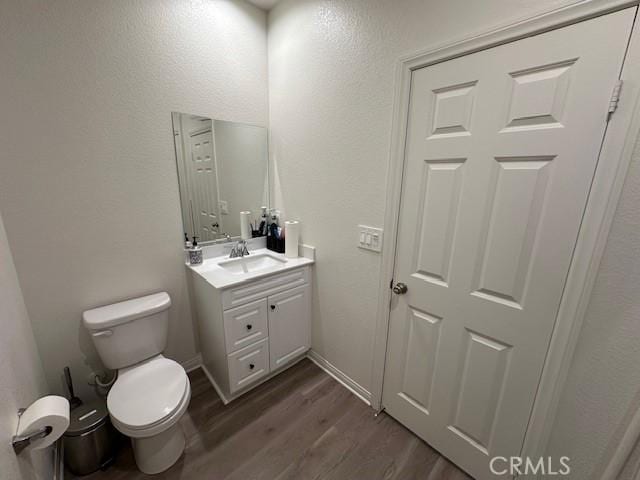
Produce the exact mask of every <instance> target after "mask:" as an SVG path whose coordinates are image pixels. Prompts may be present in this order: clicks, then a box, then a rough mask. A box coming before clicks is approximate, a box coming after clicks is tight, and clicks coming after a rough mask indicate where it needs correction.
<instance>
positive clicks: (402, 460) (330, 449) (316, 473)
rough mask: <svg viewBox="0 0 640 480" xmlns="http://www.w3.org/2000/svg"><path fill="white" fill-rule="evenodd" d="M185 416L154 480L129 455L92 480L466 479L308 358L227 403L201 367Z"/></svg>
mask: <svg viewBox="0 0 640 480" xmlns="http://www.w3.org/2000/svg"><path fill="white" fill-rule="evenodd" d="M189 377H190V380H191V387H192V398H191V404H190V405H189V410H188V412H187V413H186V414H185V416H184V417H183V419H182V420H181V422H182V426H183V428H184V431H185V434H186V437H187V447H186V450H185V454H184V455H183V456H182V458H181V459H180V460H179V461H178V462H177V463H176V464H175V465H174V466H173V467H171V468H170V469H169V470H167V471H166V472H163V473H161V474H159V475H154V476H153V477H150V476H147V475H144V474H142V473H140V472H139V471H138V470H137V469H136V466H135V463H134V460H133V454H132V452H131V449H130V448H129V447H128V443H127V446H126V447H124V448H122V449H121V451H120V453H119V455H118V458H117V459H116V463H115V465H113V466H111V467H110V468H109V469H107V470H106V471H104V472H100V471H99V472H96V473H94V474H92V475H90V476H87V477H83V478H84V479H87V480H125V479H126V480H137V479H142V478H145V479H148V478H154V479H158V480H200V479H202V480H205V479H206V480H259V479H262V480H289V479H290V480H294V479H295V480H306V479H317V480H320V479H322V480H351V479H354V480H361V479H362V480H376V479H385V480H391V479H394V480H400V479H402V480H408V479H416V480H417V479H420V480H463V479H470V477H469V476H468V475H466V474H465V473H463V472H462V471H460V470H459V469H458V468H456V467H455V466H454V465H453V464H452V463H450V462H449V461H448V460H447V459H445V458H444V457H442V456H441V455H439V454H438V453H437V452H436V451H434V450H433V449H431V448H430V447H429V446H428V445H427V444H426V443H424V442H423V441H421V440H420V439H419V438H417V437H416V436H415V435H414V434H412V433H411V432H410V431H409V430H407V429H406V428H404V427H403V426H402V425H400V424H399V423H398V422H396V421H395V420H394V419H393V418H391V417H390V416H388V415H386V414H384V413H383V414H381V415H379V416H378V417H374V416H373V411H372V410H371V408H369V407H367V406H366V405H365V404H364V403H363V402H362V401H361V400H359V399H358V398H356V397H355V396H354V395H353V394H352V393H351V392H349V390H347V389H346V388H344V387H343V386H342V385H340V384H339V383H338V382H336V381H335V380H334V379H333V378H331V377H330V376H329V375H327V374H326V373H325V372H323V371H322V370H321V369H320V368H318V367H317V366H316V365H315V364H313V363H312V362H310V361H309V360H306V359H305V360H303V361H301V362H300V363H298V364H297V365H295V366H293V367H291V368H290V369H289V370H287V371H286V372H283V373H282V374H280V375H278V376H277V377H275V378H273V379H272V380H270V381H269V382H266V383H264V384H263V385H261V386H259V387H257V388H256V389H255V390H253V391H251V392H250V393H248V394H246V395H244V396H243V397H241V398H239V399H238V400H236V401H234V402H232V403H231V404H229V405H227V406H224V405H223V404H222V402H221V401H220V399H219V398H218V396H217V394H216V393H215V391H214V389H213V387H212V386H211V384H210V383H209V381H208V380H207V378H206V377H205V376H204V374H203V373H202V371H201V370H196V371H194V372H191V373H190V374H189Z"/></svg>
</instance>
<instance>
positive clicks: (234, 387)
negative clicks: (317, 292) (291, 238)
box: [191, 265, 311, 403]
mask: <svg viewBox="0 0 640 480" xmlns="http://www.w3.org/2000/svg"><path fill="white" fill-rule="evenodd" d="M310 270H311V267H310V266H308V265H306V266H303V267H300V268H296V269H292V270H287V271H285V272H281V273H274V274H272V275H268V276H265V277H262V278H260V279H258V280H253V281H249V282H245V283H242V284H240V285H237V286H231V287H228V288H223V289H219V288H215V287H213V286H212V285H211V284H209V283H208V282H207V281H206V280H205V279H204V278H203V277H202V276H200V275H197V274H194V275H192V276H191V280H192V287H193V289H192V291H193V297H194V298H193V303H194V305H195V308H196V312H195V313H196V317H197V320H198V332H199V337H200V338H199V341H200V349H201V352H202V366H203V370H204V372H205V374H206V375H207V376H208V377H209V380H211V382H212V383H213V385H214V387H215V388H216V390H217V392H218V394H219V395H220V397H221V398H222V401H223V402H224V403H228V402H230V401H231V400H233V399H234V398H236V397H238V396H239V395H241V394H243V393H245V392H246V391H247V390H248V389H250V388H251V387H253V386H256V385H257V384H259V383H261V382H262V381H264V380H265V379H267V378H269V377H270V376H273V375H275V374H277V373H278V372H280V371H282V370H283V369H285V368H286V367H287V366H290V365H292V364H293V363H295V361H297V360H299V359H300V358H301V357H302V356H304V355H305V354H306V352H307V350H309V348H310V345H311V274H310Z"/></svg>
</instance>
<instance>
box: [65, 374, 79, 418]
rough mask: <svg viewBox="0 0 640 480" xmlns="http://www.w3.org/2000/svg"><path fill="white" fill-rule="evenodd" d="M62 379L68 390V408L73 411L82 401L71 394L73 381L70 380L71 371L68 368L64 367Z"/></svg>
mask: <svg viewBox="0 0 640 480" xmlns="http://www.w3.org/2000/svg"><path fill="white" fill-rule="evenodd" d="M64 378H65V380H66V381H67V388H68V389H69V396H70V398H69V407H70V408H71V410H73V409H74V408H78V407H79V406H80V405H82V400H80V399H79V398H78V397H76V396H75V394H74V393H73V381H72V380H71V370H69V367H64Z"/></svg>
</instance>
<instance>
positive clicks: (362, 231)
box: [358, 225, 382, 252]
mask: <svg viewBox="0 0 640 480" xmlns="http://www.w3.org/2000/svg"><path fill="white" fill-rule="evenodd" d="M358 247H360V248H364V249H365V250H371V251H373V252H381V251H382V229H381V228H375V227H367V226H366V225H358Z"/></svg>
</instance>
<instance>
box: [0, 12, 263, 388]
mask: <svg viewBox="0 0 640 480" xmlns="http://www.w3.org/2000/svg"><path fill="white" fill-rule="evenodd" d="M266 62H267V55H266V14H265V13H264V12H263V11H261V10H259V9H258V8H257V7H254V6H251V5H249V4H247V3H245V2H243V1H241V0H238V1H231V0H207V1H204V0H184V1H183V0H152V1H151V0H109V1H99V0H89V1H88V0H59V1H51V0H21V1H10V0H0V65H2V75H0V106H1V110H2V113H3V114H2V116H1V118H0V145H2V151H1V153H0V156H1V157H0V158H1V161H0V205H2V209H3V214H4V219H5V226H6V229H7V232H8V235H9V241H10V243H11V247H12V250H13V254H14V258H15V262H16V267H17V270H18V275H19V278H20V282H21V285H22V289H23V293H24V297H25V302H26V304H27V306H28V310H29V315H30V317H31V320H32V322H33V328H34V332H35V335H36V339H37V342H38V346H39V348H40V352H41V355H42V360H43V363H44V365H45V369H46V374H47V378H48V380H49V384H50V385H51V388H52V389H54V390H56V391H59V390H60V385H61V371H62V368H63V367H64V365H67V364H69V365H70V366H71V367H72V372H73V373H74V375H75V377H76V378H77V380H78V381H77V383H79V384H80V383H81V384H82V386H84V387H85V388H82V389H81V392H80V393H83V392H86V386H85V385H84V384H85V377H86V375H87V373H88V372H89V371H90V369H92V368H94V367H96V365H98V362H97V360H96V353H95V350H94V349H93V346H92V344H91V341H90V339H89V338H88V336H87V334H86V333H85V332H84V330H83V329H82V328H81V323H80V322H81V313H82V311H83V310H85V309H87V308H89V307H94V306H97V305H101V304H105V303H111V302H113V301H117V300H121V299H124V298H127V297H132V296H137V295H143V294H147V293H151V292H155V291H159V290H166V291H168V292H169V293H170V295H171V297H172V299H173V307H172V309H171V315H170V321H171V326H170V340H169V346H168V350H167V353H168V355H170V356H171V357H173V358H175V359H177V360H181V361H184V360H187V359H190V358H192V357H193V356H194V355H195V353H196V350H195V344H194V331H193V326H192V320H191V313H190V308H189V304H188V297H187V292H186V282H185V270H184V266H183V264H182V262H183V258H182V253H181V250H180V245H181V243H180V242H181V241H182V233H181V232H182V225H181V223H182V222H181V220H180V210H179V208H180V207H179V196H178V181H177V174H176V166H175V159H174V147H173V137H172V130H171V128H172V127H171V111H174V110H175V111H181V112H190V113H198V114H202V115H207V116H211V117H214V118H221V119H225V120H233V121H239V122H248V123H255V124H262V125H266V124H267V122H268V108H267V100H268V99H267V64H266Z"/></svg>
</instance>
